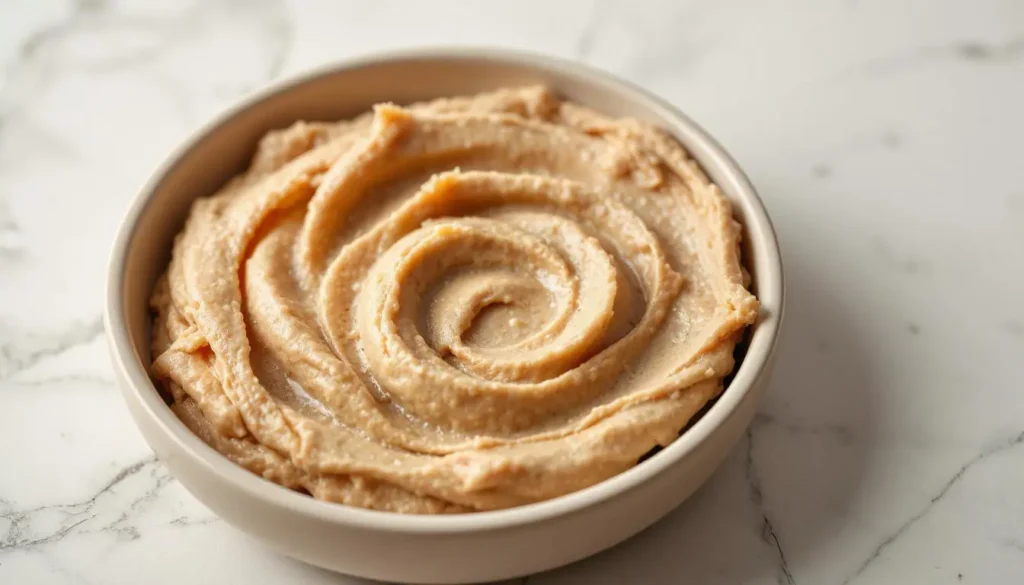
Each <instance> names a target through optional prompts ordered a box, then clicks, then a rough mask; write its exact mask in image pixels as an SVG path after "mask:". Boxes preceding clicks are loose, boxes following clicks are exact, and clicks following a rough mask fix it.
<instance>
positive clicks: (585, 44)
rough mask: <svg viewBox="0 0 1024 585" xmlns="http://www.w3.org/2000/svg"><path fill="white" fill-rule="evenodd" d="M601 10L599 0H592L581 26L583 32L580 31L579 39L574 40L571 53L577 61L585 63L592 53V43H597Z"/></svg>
mask: <svg viewBox="0 0 1024 585" xmlns="http://www.w3.org/2000/svg"><path fill="white" fill-rule="evenodd" d="M603 9H604V7H603V6H602V5H601V0H594V2H593V4H591V5H590V11H589V12H588V13H587V20H586V22H585V23H584V25H583V30H582V31H580V36H579V38H578V39H576V47H575V50H574V51H573V54H574V55H575V56H576V59H577V60H579V61H586V60H587V59H589V58H590V55H591V53H592V52H593V51H594V43H595V42H596V41H597V30H598V28H600V25H601V20H602V18H601V17H602V14H601V13H602V11H603Z"/></svg>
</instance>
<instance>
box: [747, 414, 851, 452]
mask: <svg viewBox="0 0 1024 585" xmlns="http://www.w3.org/2000/svg"><path fill="white" fill-rule="evenodd" d="M760 425H770V426H774V427H776V428H779V429H782V430H784V431H786V432H787V433H790V434H794V435H811V436H814V437H822V438H830V439H833V440H835V441H836V442H837V443H840V444H843V445H849V444H851V443H853V442H854V441H855V440H856V438H857V437H856V435H855V434H854V432H853V430H851V429H850V428H849V427H846V426H843V425H837V424H826V425H820V426H811V425H802V424H798V423H793V422H788V421H784V420H781V419H779V418H776V417H774V416H772V415H769V414H764V413H761V412H759V413H757V415H755V416H754V425H753V426H760Z"/></svg>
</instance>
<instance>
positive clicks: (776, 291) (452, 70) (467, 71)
mask: <svg viewBox="0 0 1024 585" xmlns="http://www.w3.org/2000/svg"><path fill="white" fill-rule="evenodd" d="M528 84H545V85H547V86H549V87H551V88H552V89H553V90H554V91H555V92H557V93H558V94H560V95H561V96H563V97H564V98H567V99H569V100H572V101H575V102H578V103H581V104H584V105H587V106H589V107H591V108H593V109H595V110H598V111H601V112H604V113H606V114H609V115H612V116H620V117H625V116H630V117H634V118H639V119H643V120H645V121H648V122H652V123H654V124H656V125H658V126H660V127H662V128H664V129H665V130H667V131H669V132H670V133H671V134H673V135H674V136H675V137H676V138H677V139H678V140H679V142H680V143H682V144H683V145H684V146H685V147H686V148H687V150H689V152H690V153H691V154H692V155H693V156H694V158H695V159H696V160H697V161H698V162H699V163H700V165H701V166H702V167H703V169H704V170H705V172H706V173H707V174H708V175H709V176H710V177H711V179H712V180H713V181H715V183H717V184H718V185H719V187H720V188H721V189H722V191H723V192H724V193H725V194H726V196H727V197H729V198H730V200H731V201H732V202H733V204H734V210H735V214H736V216H737V218H738V219H739V220H740V221H741V222H742V223H743V225H744V229H745V250H744V251H745V263H746V265H747V268H748V269H749V270H750V272H751V274H752V277H753V284H752V287H753V289H754V292H755V294H757V295H758V297H759V299H760V301H761V305H762V315H761V317H760V319H759V322H758V323H757V324H756V325H755V326H754V327H753V329H752V333H751V335H750V337H749V344H748V345H747V347H746V355H745V358H744V360H743V361H742V362H741V363H740V364H739V365H738V366H737V370H736V372H735V375H734V378H733V383H732V389H731V390H730V391H727V392H725V393H723V395H722V398H721V399H719V400H718V402H717V403H716V404H715V405H714V406H713V407H712V408H711V409H710V410H709V411H708V413H707V414H706V415H705V416H704V418H703V419H702V420H701V421H698V423H697V424H695V425H694V426H693V427H692V428H690V429H689V430H688V431H687V432H686V433H685V434H684V435H683V437H681V438H680V440H677V441H676V442H675V443H673V444H672V445H670V446H669V447H668V448H666V449H665V450H664V451H663V452H662V453H660V454H659V455H658V456H656V457H654V458H652V460H656V459H658V458H659V457H665V456H667V453H666V452H673V451H674V452H677V453H678V454H679V456H681V455H682V454H683V452H684V451H685V449H689V448H693V447H694V446H695V445H696V444H697V443H698V442H699V441H700V440H701V437H702V433H704V434H705V435H706V433H707V432H709V431H710V430H711V429H713V428H714V426H716V425H718V424H720V422H721V421H722V420H724V418H725V417H726V416H728V414H729V410H730V409H731V408H732V407H734V406H735V404H736V403H737V402H738V399H739V396H735V394H737V393H742V392H744V391H745V388H746V387H749V385H750V383H751V382H752V381H753V380H754V378H755V377H756V376H757V375H758V374H759V371H760V369H761V368H762V367H763V366H764V364H765V363H766V362H767V361H768V359H769V357H770V353H771V350H772V348H773V346H774V341H775V337H776V334H777V329H778V322H779V319H780V318H781V312H782V304H783V291H782V273H781V260H780V257H779V253H778V247H777V243H776V240H775V236H774V233H773V231H772V227H771V223H770V221H769V219H768V216H767V214H766V213H765V210H764V208H763V207H762V205H761V202H760V201H759V200H758V198H757V196H756V194H755V193H754V190H753V188H752V187H751V186H750V184H749V183H748V181H747V179H746V178H745V177H744V175H743V173H742V171H740V170H739V168H738V167H737V165H736V163H735V162H734V161H732V159H731V158H729V156H728V155H727V154H726V153H725V152H724V150H722V148H721V147H720V146H719V145H718V144H717V143H716V142H714V140H713V139H711V138H710V137H709V136H707V135H706V133H704V131H703V130H701V129H700V128H699V127H698V126H696V125H695V124H694V123H693V122H691V121H690V120H689V119H687V118H686V117H685V116H682V115H681V114H679V113H678V112H677V111H675V110H674V109H673V108H672V107H671V106H668V105H667V104H665V103H664V102H662V101H660V100H659V99H657V98H655V97H653V96H650V95H649V94H647V93H646V92H644V91H642V90H640V89H638V88H635V87H633V86H631V85H629V84H626V83H624V82H622V81H619V80H617V79H614V78H612V77H610V76H608V75H606V74H604V73H601V72H598V71H595V70H591V69H589V68H585V67H582V66H579V65H576V64H572V63H568V62H563V61H559V60H554V59H550V58H547V57H540V56H531V55H521V54H513V53H507V52H488V51H435V52H430V53H426V52H418V53H411V54H398V55H394V54H392V55H387V56H383V57H376V58H369V59H366V60H363V61H357V62H352V63H350V64H348V65H344V66H341V67H334V68H328V69H324V70H320V71H314V72H312V73H310V74H307V75H306V76H303V77H300V78H298V79H295V80H293V81H290V82H286V83H284V84H280V85H277V86H275V87H273V88H271V89H269V90H267V91H264V92H262V93H259V94H257V95H256V96H254V97H252V98H250V99H248V100H246V101H244V102H243V103H241V104H240V105H238V106H236V107H234V108H233V109H231V110H229V111H227V112H225V113H224V114H223V115H222V116H221V117H220V118H218V119H217V120H215V121H214V122H212V123H211V124H209V125H207V126H206V127H204V128H203V129H201V130H200V131H199V132H197V133H196V134H195V135H194V137H193V138H192V139H191V140H190V141H189V142H188V143H186V144H185V145H184V146H182V147H181V148H180V149H179V150H178V151H177V152H176V153H175V154H174V155H172V156H171V157H170V158H169V160H168V162H167V163H166V164H165V165H164V166H163V167H162V168H161V169H159V170H158V171H157V172H156V173H155V174H154V176H153V179H152V180H151V182H150V183H149V184H148V185H147V186H146V187H145V188H144V189H143V191H142V192H141V193H140V195H139V196H138V198H137V199H136V201H135V203H134V204H133V206H132V208H131V209H130V211H129V212H128V215H127V217H126V219H125V222H124V224H123V226H122V230H121V232H120V233H119V234H118V237H117V240H116V242H115V246H114V251H113V255H112V258H111V273H110V281H109V283H108V287H109V289H108V325H109V326H110V327H111V328H112V331H110V332H109V334H110V335H111V339H112V341H113V343H112V347H113V351H114V352H115V354H116V357H117V358H118V359H119V361H120V364H121V366H122V367H123V368H124V369H125V371H126V373H127V374H128V376H127V377H128V379H129V380H131V381H132V383H133V384H134V385H135V390H136V391H137V392H140V393H143V395H144V396H143V400H144V401H145V402H146V403H147V405H148V407H149V408H150V409H151V410H152V409H160V408H163V409H164V410H165V411H166V413H165V414H166V416H170V417H172V418H173V414H171V413H170V410H169V409H166V407H165V405H163V404H162V401H161V400H160V398H159V396H158V393H157V390H156V387H155V386H154V385H153V384H152V383H151V382H150V381H149V379H148V376H147V374H146V371H147V370H148V364H149V363H150V350H149V346H150V333H149V331H150V318H151V317H150V313H149V309H148V299H149V296H150V293H151V291H152V288H153V285H154V283H155V281H156V279H157V278H158V276H159V275H160V274H161V273H162V272H163V270H164V268H165V267H166V265H167V262H168V260H169V255H170V249H171V245H172V242H173V239H174V236H175V235H176V234H177V233H178V232H179V231H180V229H181V227H182V225H183V224H184V221H185V218H186V215H187V213H188V209H189V206H190V204H191V203H192V201H193V200H195V199H196V198H198V197H202V196H206V195H209V194H212V193H213V192H214V191H215V190H216V189H217V188H218V187H220V186H221V185H222V184H224V183H225V182H226V181H227V180H228V179H230V178H231V177H232V176H234V175H235V174H237V173H239V172H240V171H242V170H243V169H244V167H245V166H246V165H247V163H248V161H249V159H250V158H251V156H252V154H253V151H254V148H255V146H256V143H257V141H258V140H259V138H260V137H261V136H263V135H264V134H266V132H267V131H269V130H272V129H276V128H282V127H285V126H288V125H290V124H291V123H292V122H295V121H297V120H310V121H312V120H325V121H334V120H339V119H344V118H349V117H352V116H354V115H356V114H358V113H361V112H364V111H366V110H368V109H369V108H370V106H372V105H373V104H375V103H379V102H383V101H390V102H395V103H399V104H402V103H409V102H414V101H421V100H427V99H431V98H436V97H444V96H453V95H461V94H471V93H477V92H482V91H487V90H493V89H496V88H500V87H509V86H516V85H528ZM730 392H731V393H732V394H733V395H730ZM158 403H159V404H158ZM161 417H162V418H163V415H161ZM175 422H176V421H175ZM702 427H704V430H703V431H701V430H700V429H701V428H702ZM174 432H176V433H177V434H180V433H186V434H187V433H189V431H188V430H187V429H186V428H185V426H184V425H182V424H178V425H176V427H175V431H174ZM691 435H693V437H692V438H691V437H690V436H691ZM681 442H688V443H690V445H689V446H688V447H687V446H685V445H678V444H679V443H681ZM211 453H213V452H212V451H211ZM214 456H217V457H219V454H215V453H214ZM225 461H226V460H225ZM650 463H651V461H647V462H645V463H644V465H648V464H650ZM644 465H641V466H638V468H640V467H644ZM633 471H636V469H634V470H630V471H628V472H626V473H625V474H620V477H621V475H628V474H630V473H632V472H633ZM252 480H253V481H254V482H260V481H262V480H259V479H257V478H256V477H255V476H253V477H252ZM613 480H616V481H619V480H618V479H617V478H613ZM611 481H612V480H608V481H606V482H604V483H608V482H611ZM627 484H628V482H624V483H622V485H623V486H626V485H627ZM591 489H593V488H588V490H583V492H587V491H589V490H591ZM583 492H577V493H576V494H570V495H568V496H563V497H562V498H560V499H564V498H574V497H577V496H579V495H580V494H582V493H583ZM294 496H295V497H296V498H300V497H302V498H304V499H308V498H305V497H304V496H299V495H298V494H295V495H294ZM543 504H544V503H541V504H534V505H531V506H538V505H543ZM339 508H340V507H339ZM508 512H509V511H499V512H493V513H486V514H507V513H508ZM369 513H371V514H387V513H384V512H369Z"/></svg>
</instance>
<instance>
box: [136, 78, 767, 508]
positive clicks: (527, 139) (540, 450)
mask: <svg viewBox="0 0 1024 585" xmlns="http://www.w3.org/2000/svg"><path fill="white" fill-rule="evenodd" d="M739 242H740V226H739V225H738V224H737V223H736V221H734V220H733V218H732V213H731V209H730V206H729V203H728V202H727V201H726V199H725V198H724V197H723V196H722V195H721V193H720V192H719V190H718V188H717V187H716V186H715V185H713V184H711V183H710V182H709V181H708V179H707V178H706V177H705V176H704V174H703V173H702V172H701V171H700V170H699V169H698V168H697V166H696V165H695V163H694V162H693V161H692V160H690V159H689V158H688V156H687V154H686V152H685V151H684V150H683V149H682V147H680V145H679V144H677V143H676V142H675V141H673V140H672V139H670V138H669V137H668V136H667V135H665V134H664V133H663V132H661V131H659V130H657V129H655V128H653V127H651V126H649V125H646V124H643V123H641V122H638V121H636V120H629V119H626V120H615V119H610V118H608V117H605V116H603V115H601V114H598V113H596V112H594V111H591V110H589V109H586V108H584V107H581V106H579V105H576V104H573V103H569V102H564V101H560V100H559V99H557V98H556V97H554V96H553V95H552V94H551V93H549V92H548V91H547V90H545V89H543V88H517V89H507V90H501V91H496V92H494V93H489V94H483V95H478V96H471V97H458V98H451V99H441V100H437V101H433V102H430V103H423V104H416V105H412V106H409V107H406V108H402V107H397V106H394V105H388V104H384V105H379V106H377V107H376V108H374V111H373V112H371V113H368V114H365V115H363V116H360V117H357V118H355V119H353V120H350V121H343V122H337V123H304V122H299V123H297V124H295V125H293V126H292V127H290V128H287V129H285V130H280V131H275V132H271V133H270V134H268V135H267V136H266V137H264V138H263V139H262V141H261V142H260V145H259V147H258V149H257V151H256V154H255V156H254V158H253V161H252V163H251V165H250V168H249V169H248V170H247V171H246V172H245V173H243V174H242V175H240V176H238V177H236V178H235V179H233V180H232V181H230V182H229V183H228V184H227V185H226V186H225V187H224V188H223V189H221V190H220V191H219V192H218V193H216V194H214V195H213V196H211V197H208V198H203V199H199V200H197V201H196V202H195V204H194V206H193V208H192V211H191V214H190V217H189V219H188V222H187V224H186V226H185V228H184V230H183V231H182V233H181V234H180V235H179V236H178V238H177V240H176V241H175V244H174V251H173V258H172V260H171V263H170V266H169V268H168V270H167V273H166V274H165V275H164V277H162V278H161V279H160V281H159V283H158V284H157V286H156V290H155V291H154V293H153V298H152V306H153V308H154V310H155V313H156V317H155V320H154V335H153V350H154V351H153V355H154V356H155V359H154V361H153V373H154V374H155V376H156V377H157V378H159V379H160V380H162V381H164V382H165V383H166V385H167V389H168V391H169V394H170V396H171V398H172V399H173V403H172V404H171V408H172V409H174V412H175V413H176V414H177V415H178V416H179V417H180V418H181V420H183V421H184V422H185V424H187V425H188V426H189V428H191V429H192V430H193V431H194V432H195V433H196V434H198V435H199V436H200V437H202V439H203V440H204V441H206V442H207V443H208V444H210V445H211V446H212V447H214V448H215V449H217V450H218V451H220V452H221V453H223V454H224V455H226V456H227V457H228V458H230V459H231V460H232V461H234V462H236V463H237V464H239V465H241V466H242V467H244V468H246V469H248V470H250V471H252V472H253V473H256V474H258V475H261V476H263V477H264V478H266V479H268V480H270V481H274V482H277V483H279V484H281V485H283V486H287V487H289V488H293V489H296V490H301V491H304V492H308V493H309V494H312V495H313V496H314V497H316V498H321V499H324V500H330V501H335V502H342V503H345V504H350V505H353V506H361V507H366V508H373V509H379V510H390V511H395V512H407V513H444V512H469V511H475V510H490V509H496V508H506V507H510V506H517V505H522V504H527V503H530V502H537V501H540V500H545V499H548V498H553V497H556V496H559V495H562V494H566V493H569V492H572V491H575V490H579V489H581V488H584V487H587V486H589V485H592V484H595V483H597V482H600V481H602V480H604V479H606V478H608V477H611V476H613V475H615V474H617V473H619V472H621V471H623V470H626V469H628V468H630V467H632V466H633V465H636V463H637V461H638V459H639V458H641V457H642V456H643V455H644V454H646V453H648V452H649V451H651V450H652V449H653V448H655V447H657V446H659V445H662V446H663V445H666V444H668V443H670V442H671V441H672V440H673V439H675V438H676V437H677V436H678V435H679V432H680V430H681V429H683V428H684V427H685V426H686V424H687V422H688V421H689V420H690V419H691V417H693V416H694V414H695V413H697V412H698V411H699V410H700V409H701V407H702V406H704V405H705V404H706V403H707V402H708V401H709V400H710V399H712V398H714V397H715V396H716V395H717V394H718V393H719V392H720V391H721V389H722V386H723V378H724V377H725V376H727V375H728V374H729V373H730V372H731V370H732V369H733V349H734V346H735V343H736V341H737V339H738V338H739V336H740V335H741V334H742V331H743V329H744V328H745V327H746V326H747V325H748V324H750V323H752V322H753V321H754V319H755V317H756V315H757V301H756V299H755V298H754V296H753V295H752V294H751V293H750V292H748V291H747V289H746V284H747V280H748V279H747V275H746V273H745V272H744V271H743V269H742V267H741V264H740V256H739V255H740V251H739Z"/></svg>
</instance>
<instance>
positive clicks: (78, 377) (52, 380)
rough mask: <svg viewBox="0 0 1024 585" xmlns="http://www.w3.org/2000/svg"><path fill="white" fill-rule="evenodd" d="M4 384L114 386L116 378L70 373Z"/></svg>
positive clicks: (5, 384)
mask: <svg viewBox="0 0 1024 585" xmlns="http://www.w3.org/2000/svg"><path fill="white" fill-rule="evenodd" d="M3 382H4V386H7V387H14V388H42V387H45V386H51V385H59V384H85V385H89V386H113V385H114V383H115V382H114V380H112V379H111V378H105V377H103V376H94V375H90V374H68V375H66V376H51V377H48V378H33V379H31V380H19V379H7V380H4V381H3Z"/></svg>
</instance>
